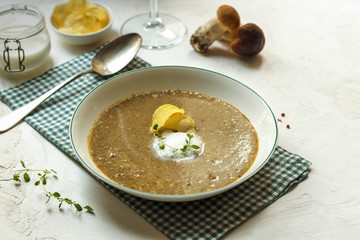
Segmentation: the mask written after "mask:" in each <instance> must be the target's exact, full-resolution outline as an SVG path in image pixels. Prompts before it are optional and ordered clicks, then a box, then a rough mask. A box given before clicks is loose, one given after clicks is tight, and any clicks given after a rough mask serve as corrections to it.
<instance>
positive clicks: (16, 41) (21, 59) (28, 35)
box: [0, 4, 51, 72]
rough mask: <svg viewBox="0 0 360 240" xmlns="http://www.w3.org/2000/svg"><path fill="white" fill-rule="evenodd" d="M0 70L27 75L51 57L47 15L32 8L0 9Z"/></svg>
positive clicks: (18, 5) (28, 6) (29, 6)
mask: <svg viewBox="0 0 360 240" xmlns="http://www.w3.org/2000/svg"><path fill="white" fill-rule="evenodd" d="M0 23H1V24H0V54H1V55H2V56H0V68H1V69H2V70H4V71H6V72H24V71H27V70H30V69H33V68H35V67H37V66H39V65H40V64H41V63H42V62H43V61H44V60H45V59H46V57H47V56H48V55H49V52H50V45H51V44H50V37H49V33H48V31H47V29H46V27H45V20H44V14H43V13H42V11H41V10H40V9H38V8H37V7H35V6H31V5H24V4H13V5H7V6H3V7H1V8H0Z"/></svg>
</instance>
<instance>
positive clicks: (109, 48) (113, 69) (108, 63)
mask: <svg viewBox="0 0 360 240" xmlns="http://www.w3.org/2000/svg"><path fill="white" fill-rule="evenodd" d="M141 42H142V39H141V37H140V35H138V34H136V33H130V34H127V35H124V36H122V37H119V38H116V39H115V40H113V41H112V42H110V43H109V44H107V45H106V46H104V47H103V48H102V49H101V50H100V51H99V52H98V53H97V54H96V55H95V57H94V58H93V60H92V62H91V66H92V70H93V71H94V72H96V73H98V74H100V75H102V76H108V75H112V74H114V73H117V72H119V71H120V70H121V69H123V68H124V67H125V66H126V65H127V64H128V63H129V62H130V61H131V60H132V59H133V58H134V57H135V56H136V54H137V52H138V51H139V48H140V47H141Z"/></svg>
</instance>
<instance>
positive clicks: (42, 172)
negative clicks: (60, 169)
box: [13, 161, 94, 213]
mask: <svg viewBox="0 0 360 240" xmlns="http://www.w3.org/2000/svg"><path fill="white" fill-rule="evenodd" d="M20 163H21V166H22V167H23V169H21V170H19V171H17V172H16V173H14V175H13V180H14V181H17V182H21V177H20V176H21V175H22V177H23V179H24V181H25V182H30V181H31V178H30V175H29V173H30V172H37V173H38V174H37V175H38V177H39V179H38V180H37V181H35V186H39V185H41V186H42V188H43V189H44V191H45V195H46V197H47V198H48V199H47V201H46V203H48V202H49V201H50V199H51V198H55V199H57V200H58V201H59V206H58V208H59V210H61V207H62V204H63V203H64V202H65V203H67V204H68V205H70V206H74V207H75V209H76V210H77V211H79V212H81V211H83V210H84V209H85V210H86V212H88V213H94V209H93V208H92V207H90V206H89V205H86V206H85V207H83V206H81V205H80V204H78V203H77V202H75V201H73V200H71V199H70V198H63V197H61V194H60V193H58V192H50V191H48V190H47V189H46V187H45V185H46V184H47V180H46V179H47V177H48V176H49V175H51V174H55V175H56V174H57V172H56V171H55V170H53V169H50V170H48V169H30V168H27V167H26V166H25V163H24V161H20Z"/></svg>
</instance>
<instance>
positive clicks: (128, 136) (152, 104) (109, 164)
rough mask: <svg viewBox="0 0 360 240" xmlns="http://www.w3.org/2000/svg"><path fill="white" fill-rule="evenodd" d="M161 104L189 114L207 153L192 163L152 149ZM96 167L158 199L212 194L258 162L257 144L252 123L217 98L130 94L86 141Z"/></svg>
mask: <svg viewBox="0 0 360 240" xmlns="http://www.w3.org/2000/svg"><path fill="white" fill-rule="evenodd" d="M162 104H173V105H175V106H178V107H181V108H183V109H185V111H186V114H187V115H188V116H191V117H192V118H193V119H194V121H195V124H196V135H198V136H200V137H201V139H202V141H203V143H204V148H203V151H202V154H201V155H200V156H198V157H196V158H194V159H191V160H163V159H161V158H159V157H158V155H157V154H156V153H155V151H154V150H153V147H152V143H153V140H154V136H153V135H152V133H151V127H152V126H151V122H152V115H153V113H154V111H155V110H156V109H157V108H158V107H159V106H160V105H162ZM88 147H89V151H90V155H91V157H92V159H93V161H94V162H95V163H96V165H97V166H98V168H99V169H100V170H101V171H102V172H103V173H104V174H105V175H106V176H108V177H109V178H110V179H112V180H113V181H115V182H117V183H119V184H120V185H122V186H125V187H128V188H132V189H136V190H139V191H144V192H151V193H157V194H192V193H199V192H205V191H211V190H214V189H217V188H220V187H223V186H226V185H228V184H230V183H232V182H234V181H236V180H237V179H239V178H240V177H241V176H242V175H243V174H244V173H245V172H246V171H247V170H248V169H249V168H250V166H251V164H252V163H253V162H254V160H255V157H256V154H257V151H258V139H257V134H256V131H255V129H254V127H253V126H252V125H251V123H250V121H249V120H248V119H247V118H246V117H245V116H244V115H243V114H242V113H241V112H240V111H239V110H237V109H236V108H235V107H233V106H232V105H230V104H229V103H226V102H224V101H222V100H220V99H218V98H214V97H211V96H208V95H205V94H201V93H197V92H192V91H187V90H159V91H152V92H146V93H140V94H136V95H132V96H130V97H128V98H126V99H124V100H120V101H118V102H116V103H114V104H113V105H112V106H110V107H109V108H107V109H106V110H105V111H104V112H102V113H101V115H100V116H99V118H98V119H97V120H96V121H95V123H94V124H93V127H92V129H91V130H90V133H89V136H88Z"/></svg>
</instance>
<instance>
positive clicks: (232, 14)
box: [190, 5, 240, 52]
mask: <svg viewBox="0 0 360 240" xmlns="http://www.w3.org/2000/svg"><path fill="white" fill-rule="evenodd" d="M239 26H240V16H239V14H238V12H237V11H236V10H235V9H234V8H233V7H231V6H229V5H222V6H220V7H219V8H218V10H217V17H215V18H213V19H211V20H210V21H208V22H206V23H205V24H204V25H202V26H200V27H199V28H198V29H197V30H196V31H195V33H194V34H193V35H192V36H191V38H190V44H191V45H192V46H193V48H194V49H195V51H197V52H205V51H206V50H207V49H208V48H209V47H210V46H211V44H212V43H213V42H215V41H216V40H220V39H221V37H222V35H224V34H225V33H226V32H235V31H236V29H238V27H239Z"/></svg>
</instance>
